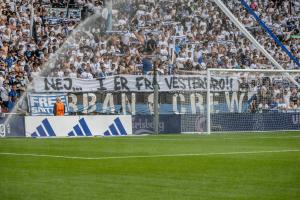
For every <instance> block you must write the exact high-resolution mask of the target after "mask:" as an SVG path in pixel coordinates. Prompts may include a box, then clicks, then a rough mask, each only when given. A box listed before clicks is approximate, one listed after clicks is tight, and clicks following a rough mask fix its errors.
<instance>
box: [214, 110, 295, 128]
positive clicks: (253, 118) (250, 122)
mask: <svg viewBox="0 0 300 200" xmlns="http://www.w3.org/2000/svg"><path fill="white" fill-rule="evenodd" d="M211 130H212V131H279V130H300V113H297V112H293V113H280V112H267V113H218V114H212V116H211Z"/></svg>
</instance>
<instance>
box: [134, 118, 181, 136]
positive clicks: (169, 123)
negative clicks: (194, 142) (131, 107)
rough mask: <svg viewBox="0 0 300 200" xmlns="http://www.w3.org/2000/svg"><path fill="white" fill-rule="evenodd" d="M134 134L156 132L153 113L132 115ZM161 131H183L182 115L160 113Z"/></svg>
mask: <svg viewBox="0 0 300 200" xmlns="http://www.w3.org/2000/svg"><path fill="white" fill-rule="evenodd" d="M132 129H133V134H135V135H139V134H147V133H148V134H152V133H154V116H153V115H136V116H133V117H132ZM159 133H164V134H167V133H181V115H175V114H174V115H160V116H159Z"/></svg>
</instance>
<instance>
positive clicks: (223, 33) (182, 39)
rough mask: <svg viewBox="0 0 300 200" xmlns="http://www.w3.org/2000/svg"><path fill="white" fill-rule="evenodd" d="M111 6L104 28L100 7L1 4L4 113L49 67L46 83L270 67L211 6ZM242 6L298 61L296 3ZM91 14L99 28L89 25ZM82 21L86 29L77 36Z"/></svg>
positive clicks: (145, 2)
mask: <svg viewBox="0 0 300 200" xmlns="http://www.w3.org/2000/svg"><path fill="white" fill-rule="evenodd" d="M113 2H114V6H113V7H114V10H113V12H112V16H113V17H112V22H109V21H110V20H109V18H110V12H109V10H108V9H106V8H104V6H103V1H101V0H71V1H67V0H31V1H30V0H14V1H12V0H3V1H1V3H0V92H1V101H2V111H7V110H11V109H12V107H13V104H14V102H15V101H16V100H17V99H18V97H19V95H20V93H22V91H24V90H25V89H26V86H27V85H28V83H29V82H30V81H31V80H32V79H33V78H34V76H35V75H39V74H40V73H41V72H43V71H44V70H45V68H48V67H50V68H51V69H52V70H51V73H49V74H47V75H49V76H54V77H72V78H82V79H93V78H105V77H106V76H111V75H115V74H152V73H153V69H157V71H158V73H159V74H165V75H166V74H194V73H199V74H205V73H206V69H207V68H228V69H231V68H234V69H249V68H251V69H273V68H274V66H273V65H272V64H271V63H270V62H269V61H268V59H267V58H266V57H265V56H264V55H263V54H262V53H261V52H260V51H258V50H257V49H256V48H255V47H254V46H253V45H252V44H251V43H250V42H249V41H248V39H247V38H246V37H245V36H244V35H243V34H242V33H241V32H240V31H239V30H238V29H237V28H236V27H235V26H234V24H233V23H232V22H231V21H230V20H229V19H228V18H227V17H226V16H225V14H224V13H223V12H222V11H221V10H220V9H219V8H218V7H217V5H215V4H214V3H213V1H209V0H161V1H157V0H135V1H134V0H130V1H121V0H120V1H113ZM116 2H117V3H116ZM118 2H120V3H118ZM223 2H224V3H225V4H226V5H227V6H228V8H229V9H230V10H231V11H232V12H233V13H234V15H235V16H236V17H237V18H238V19H239V20H240V21H241V22H242V23H243V24H244V25H245V27H246V28H247V29H248V30H249V31H250V32H251V33H252V34H253V36H254V37H255V38H256V39H257V40H258V41H259V43H260V44H262V45H263V46H264V47H265V49H266V50H267V51H268V52H269V53H270V54H271V55H272V56H273V57H274V58H275V59H276V60H277V61H278V62H279V63H280V64H281V65H282V66H283V67H284V68H285V69H296V68H297V65H296V64H295V63H294V62H292V61H291V60H290V58H289V57H288V56H287V55H286V54H284V53H283V51H282V50H281V49H280V47H279V46H278V45H277V44H276V43H275V42H274V41H273V39H271V38H270V37H268V36H267V35H266V34H265V33H264V31H263V29H262V28H261V27H260V26H259V25H258V23H257V22H256V21H255V20H254V18H253V17H252V16H251V15H250V14H248V13H247V11H246V10H245V9H244V8H243V6H242V5H241V4H240V2H239V1H232V0H225V1H223ZM68 3H69V4H71V6H70V5H69V8H67V7H68V6H67V5H68ZM247 3H249V5H250V6H251V8H252V9H253V10H255V12H256V13H257V14H258V15H259V16H260V17H261V19H262V20H264V21H265V22H266V24H267V25H268V26H269V27H270V28H272V30H273V32H274V33H275V34H276V35H277V36H278V38H279V39H280V40H281V41H282V42H283V44H284V45H285V46H286V47H287V49H288V50H290V51H291V53H292V54H293V55H294V56H295V57H297V58H298V59H299V58H300V51H299V49H300V48H299V45H300V42H299V41H300V40H299V35H300V33H299V30H300V20H299V19H300V5H299V2H298V1H296V0H295V1H293V0H289V1H288V0H283V1H276V0H251V1H250V0H248V1H247ZM92 14H95V15H96V16H98V17H99V20H98V23H89V16H91V15H92ZM91 18H93V16H92V17H91ZM100 18H101V20H102V21H101V20H100ZM83 20H86V21H85V22H83V23H86V25H85V26H83V28H81V29H78V27H80V26H78V25H79V24H80V23H81V22H82V21H83ZM94 20H95V17H94ZM99 22H104V23H101V24H100V25H99ZM109 23H111V24H112V29H111V30H110V29H108V28H107V27H109ZM107 30H108V31H107Z"/></svg>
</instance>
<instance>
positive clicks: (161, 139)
mask: <svg viewBox="0 0 300 200" xmlns="http://www.w3.org/2000/svg"><path fill="white" fill-rule="evenodd" d="M291 138H300V136H275V137H271V136H265V137H250V138H249V137H247V138H244V137H242V138H238V137H224V138H219V137H210V136H198V137H194V138H149V137H106V138H105V139H113V140H118V139H120V140H149V141H198V140H200V139H214V140H222V139H224V140H249V139H250V140H256V139H291Z"/></svg>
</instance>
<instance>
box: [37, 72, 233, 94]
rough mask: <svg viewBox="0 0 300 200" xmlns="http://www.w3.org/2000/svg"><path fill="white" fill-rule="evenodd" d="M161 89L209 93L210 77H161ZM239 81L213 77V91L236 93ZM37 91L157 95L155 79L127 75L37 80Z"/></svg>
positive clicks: (162, 90)
mask: <svg viewBox="0 0 300 200" xmlns="http://www.w3.org/2000/svg"><path fill="white" fill-rule="evenodd" d="M158 84H159V90H160V91H161V92H170V91H206V90H207V77H206V76H202V75H180V76H158ZM238 85H239V84H238V80H237V79H235V78H232V77H229V76H227V77H217V78H213V77H212V78H211V90H212V91H216V92H217V91H236V90H238ZM34 90H35V92H93V91H122V92H153V76H146V75H141V76H138V75H124V76H110V77H107V78H105V79H93V80H86V79H75V78H57V77H37V78H35V79H34Z"/></svg>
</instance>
